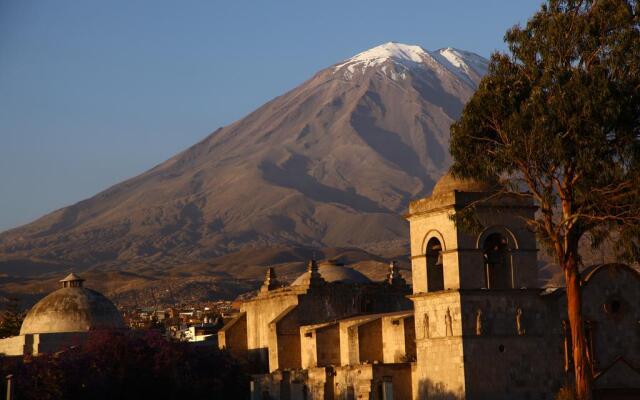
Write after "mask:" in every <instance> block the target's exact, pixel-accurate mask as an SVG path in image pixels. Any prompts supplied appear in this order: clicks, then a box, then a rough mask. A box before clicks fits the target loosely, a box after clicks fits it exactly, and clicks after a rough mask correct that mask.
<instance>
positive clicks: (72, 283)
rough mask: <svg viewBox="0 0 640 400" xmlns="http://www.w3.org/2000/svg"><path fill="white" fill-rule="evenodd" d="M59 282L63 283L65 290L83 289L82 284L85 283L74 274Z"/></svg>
mask: <svg viewBox="0 0 640 400" xmlns="http://www.w3.org/2000/svg"><path fill="white" fill-rule="evenodd" d="M59 282H60V283H62V287H63V288H66V287H82V282H84V279H82V278H80V277H79V276H78V275H76V274H74V273H73V272H72V273H70V274H69V275H67V276H66V277H65V278H64V279H60V281H59Z"/></svg>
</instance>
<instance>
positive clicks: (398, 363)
mask: <svg viewBox="0 0 640 400" xmlns="http://www.w3.org/2000/svg"><path fill="white" fill-rule="evenodd" d="M491 191H492V187H491V186H490V185H486V184H482V183H478V182H474V181H465V180H457V179H454V178H453V177H451V176H450V175H445V176H444V177H443V178H442V179H441V180H440V181H439V182H438V183H437V184H436V186H435V188H434V190H433V192H432V194H431V196H429V197H427V198H424V199H421V200H417V201H414V202H412V203H411V204H410V207H409V213H408V215H407V219H408V221H409V226H410V238H411V239H410V247H411V263H412V289H411V288H410V287H409V286H408V285H407V283H406V282H405V281H404V279H403V278H402V277H401V276H400V275H399V273H398V271H397V268H396V267H395V265H393V264H392V265H391V266H390V270H389V275H388V278H387V280H386V281H384V282H370V281H368V280H367V279H366V278H364V279H363V277H359V276H351V275H352V274H353V273H354V271H353V270H351V269H349V268H345V267H341V266H339V265H322V264H321V265H320V266H319V265H317V264H316V263H315V262H311V263H310V264H309V267H308V271H307V272H306V273H305V274H303V275H302V276H301V277H300V278H298V279H297V280H296V281H295V282H294V283H293V284H291V285H288V286H284V285H281V284H280V283H279V282H278V281H277V279H276V278H275V274H274V273H273V270H270V271H269V272H268V274H267V277H266V279H265V283H264V285H263V286H262V288H261V290H260V292H259V294H258V295H257V296H256V297H255V298H253V299H251V300H249V301H246V302H244V303H243V305H242V308H241V313H240V315H239V316H238V317H236V318H235V319H234V320H232V321H230V322H229V323H228V324H227V325H225V327H224V328H223V329H222V330H221V331H220V332H219V334H218V335H219V345H220V346H221V347H224V348H226V349H228V350H229V351H230V352H232V353H233V354H235V355H236V356H238V357H243V358H247V359H248V361H249V364H250V365H251V367H252V368H253V371H252V372H253V380H252V384H251V385H252V386H251V396H252V399H292V400H293V399H323V400H324V399H327V400H328V399H354V400H355V399H374V400H378V399H380V400H382V399H384V400H390V399H553V398H554V395H555V393H557V391H558V390H559V389H560V388H561V387H562V386H564V385H566V384H567V383H568V382H570V379H571V376H572V365H571V359H572V357H571V344H570V335H569V333H568V331H567V329H568V325H567V322H566V313H565V312H564V311H563V310H565V309H566V308H565V303H566V300H565V296H564V291H563V289H562V288H555V289H552V288H541V287H539V284H538V276H537V271H538V263H537V249H536V241H535V237H534V234H533V233H532V232H530V231H529V230H528V229H527V227H526V225H525V223H524V222H523V220H524V218H522V217H525V218H530V217H531V216H532V215H533V214H534V213H535V211H536V209H535V207H534V206H533V204H532V203H531V202H529V201H528V200H523V199H522V198H518V197H509V196H500V197H498V196H494V197H489V200H486V201H482V202H479V203H478V206H477V208H476V211H477V216H478V218H479V219H480V221H481V222H482V225H483V226H485V227H486V228H485V229H484V230H483V231H482V232H480V233H478V234H469V233H467V232H463V231H461V230H459V229H458V228H457V227H456V226H455V223H454V222H453V221H452V219H451V218H450V216H451V215H452V214H453V213H455V212H456V211H457V210H460V209H461V208H462V207H464V206H466V205H469V204H470V203H476V202H478V201H479V200H481V199H487V194H488V193H491ZM350 274H351V275H350ZM582 291H583V303H584V306H583V307H584V308H583V312H584V317H585V321H586V327H585V329H586V333H587V339H588V347H589V356H590V358H591V359H592V360H593V363H592V364H593V375H594V378H595V382H594V386H595V389H596V396H597V397H598V398H600V399H627V398H628V399H631V398H640V274H639V273H638V272H637V271H636V270H635V269H632V268H630V267H628V266H625V265H622V264H607V265H598V266H593V267H590V268H588V269H586V270H585V271H583V273H582Z"/></svg>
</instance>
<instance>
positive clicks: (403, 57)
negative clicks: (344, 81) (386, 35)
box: [335, 42, 429, 72]
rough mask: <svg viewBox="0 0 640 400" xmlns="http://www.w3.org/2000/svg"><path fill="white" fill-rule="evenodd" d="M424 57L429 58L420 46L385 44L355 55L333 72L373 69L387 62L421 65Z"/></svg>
mask: <svg viewBox="0 0 640 400" xmlns="http://www.w3.org/2000/svg"><path fill="white" fill-rule="evenodd" d="M425 57H429V53H427V52H426V51H425V50H424V49H423V48H422V47H420V46H414V45H408V44H402V43H396V42H387V43H385V44H381V45H380V46H376V47H374V48H372V49H369V50H366V51H363V52H362V53H358V54H356V55H355V56H353V57H351V58H350V59H348V60H347V61H345V62H343V63H342V64H339V65H337V66H336V67H335V70H336V71H337V70H339V69H341V68H342V67H345V66H346V67H347V69H348V70H349V72H354V70H355V67H360V66H362V67H364V68H368V67H373V66H376V65H379V64H382V63H384V62H385V61H387V60H394V61H397V62H407V61H408V62H413V63H421V62H423V60H424V58H425Z"/></svg>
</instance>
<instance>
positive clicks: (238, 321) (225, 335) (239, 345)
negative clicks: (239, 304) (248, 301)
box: [218, 312, 247, 359]
mask: <svg viewBox="0 0 640 400" xmlns="http://www.w3.org/2000/svg"><path fill="white" fill-rule="evenodd" d="M218 347H220V348H221V349H227V350H228V351H229V352H230V353H231V354H232V355H233V356H234V357H236V358H240V359H244V358H246V357H247V313H244V312H243V313H240V314H239V315H238V316H236V317H235V318H234V319H232V320H231V321H229V322H227V323H226V324H225V326H223V327H222V329H220V331H218Z"/></svg>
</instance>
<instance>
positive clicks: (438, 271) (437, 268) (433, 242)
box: [426, 237, 444, 292]
mask: <svg viewBox="0 0 640 400" xmlns="http://www.w3.org/2000/svg"><path fill="white" fill-rule="evenodd" d="M426 258H427V291H428V292H436V291H438V290H444V269H443V263H442V244H441V243H440V241H439V240H438V239H436V238H435V237H434V238H431V239H429V241H428V242H427V249H426Z"/></svg>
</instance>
